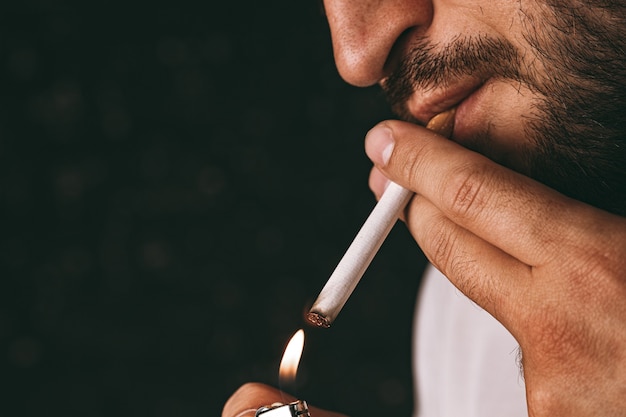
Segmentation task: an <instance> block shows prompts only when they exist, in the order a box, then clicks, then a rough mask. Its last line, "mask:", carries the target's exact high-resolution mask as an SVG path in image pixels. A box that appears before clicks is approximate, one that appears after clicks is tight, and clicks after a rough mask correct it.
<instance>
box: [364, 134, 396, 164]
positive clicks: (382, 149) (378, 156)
mask: <svg viewBox="0 0 626 417" xmlns="http://www.w3.org/2000/svg"><path fill="white" fill-rule="evenodd" d="M393 146H394V140H393V133H392V131H391V129H389V128H388V127H387V126H385V125H378V126H375V127H374V128H373V129H372V130H370V131H369V132H367V135H365V153H366V154H367V156H368V158H369V159H371V160H372V161H373V162H374V163H375V164H376V165H378V166H381V167H384V166H385V165H387V163H388V162H389V158H391V154H392V153H393Z"/></svg>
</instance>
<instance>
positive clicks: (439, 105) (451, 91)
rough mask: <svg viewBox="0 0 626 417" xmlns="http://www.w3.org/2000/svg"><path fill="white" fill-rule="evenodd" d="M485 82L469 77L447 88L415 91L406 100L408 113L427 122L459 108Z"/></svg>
mask: <svg viewBox="0 0 626 417" xmlns="http://www.w3.org/2000/svg"><path fill="white" fill-rule="evenodd" d="M483 84H484V81H483V80H478V79H468V80H464V81H462V82H458V83H455V84H454V85H450V86H447V87H446V88H436V87H435V88H432V89H430V90H428V91H425V92H414V93H413V95H411V97H409V99H408V100H407V102H406V109H407V110H408V113H409V114H410V115H411V116H412V117H413V118H415V120H417V121H418V122H419V123H421V124H424V125H425V124H426V123H427V122H428V121H429V120H431V119H432V118H433V117H434V116H436V115H438V114H440V113H442V112H446V111H448V110H450V109H453V108H458V107H459V106H460V105H461V104H462V103H463V102H464V101H465V100H466V99H467V98H469V97H470V96H471V95H472V94H473V93H474V92H476V91H477V90H478V89H480V87H482V85H483Z"/></svg>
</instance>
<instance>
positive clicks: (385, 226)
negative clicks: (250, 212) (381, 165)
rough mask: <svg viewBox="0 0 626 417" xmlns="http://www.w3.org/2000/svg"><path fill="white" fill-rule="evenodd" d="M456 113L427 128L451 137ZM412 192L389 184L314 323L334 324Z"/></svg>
mask: <svg viewBox="0 0 626 417" xmlns="http://www.w3.org/2000/svg"><path fill="white" fill-rule="evenodd" d="M454 114H455V109H451V110H448V111H446V112H443V113H440V114H438V115H436V116H435V117H433V118H432V119H431V120H430V122H428V125H427V126H426V128H427V129H430V130H432V131H434V132H436V133H439V134H440V135H442V136H445V137H449V136H450V135H451V134H452V131H453V129H454ZM412 196H413V192H412V191H409V190H407V189H405V188H403V187H401V186H399V185H398V184H396V183H393V182H392V183H390V184H389V186H388V187H387V189H386V190H385V192H384V193H383V195H382V197H381V198H380V200H379V201H378V203H377V204H376V206H375V207H374V209H373V210H372V213H371V214H370V216H369V217H368V218H367V220H366V221H365V223H364V224H363V226H362V227H361V230H360V231H359V232H358V234H357V236H356V237H355V238H354V241H353V242H352V244H351V245H350V247H349V248H348V250H347V251H346V253H345V255H344V256H343V258H342V259H341V260H340V261H339V264H338V265H337V267H336V268H335V271H334V272H333V273H332V275H331V276H330V278H329V279H328V282H327V283H326V285H325V286H324V288H323V289H322V291H321V293H320V295H319V296H318V297H317V300H316V301H315V303H314V304H313V306H312V307H311V310H310V311H309V313H308V314H307V316H306V318H307V321H308V322H309V323H310V324H313V325H314V326H317V327H324V328H328V327H330V325H331V324H332V322H333V321H334V320H335V318H336V317H337V315H338V314H339V312H340V311H341V309H342V308H343V306H344V305H345V303H346V301H348V298H349V297H350V295H351V294H352V292H353V291H354V289H355V288H356V286H357V284H358V283H359V281H360V280H361V277H362V276H363V274H364V273H365V270H366V269H367V267H368V266H369V264H370V263H371V262H372V259H374V256H375V255H376V253H377V252H378V250H379V249H380V246H381V245H382V243H383V242H384V240H385V239H386V238H387V235H389V232H390V231H391V229H392V228H393V225H394V224H395V223H396V221H397V219H398V216H399V215H400V213H401V212H402V210H403V209H404V208H405V207H406V205H407V203H408V202H409V200H410V199H411V198H412Z"/></svg>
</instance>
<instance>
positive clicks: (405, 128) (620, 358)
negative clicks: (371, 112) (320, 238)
mask: <svg viewBox="0 0 626 417" xmlns="http://www.w3.org/2000/svg"><path fill="white" fill-rule="evenodd" d="M324 6H325V10H326V15H327V18H328V22H329V24H330V29H331V34H332V39H333V48H334V54H335V61H336V64H337V68H338V69H339V72H340V74H341V75H342V77H343V78H344V79H345V80H346V81H347V82H349V83H351V84H354V85H356V86H368V85H371V84H375V83H379V84H380V85H381V86H382V88H383V89H384V90H385V92H386V93H387V95H388V97H389V100H390V102H391V104H392V106H393V108H394V110H395V111H396V112H397V114H398V115H399V116H401V117H402V118H403V119H404V120H406V121H405V122H401V121H387V122H383V123H381V124H379V125H378V126H376V127H374V128H373V129H372V130H371V131H370V132H369V133H368V135H367V137H366V143H365V146H366V151H367V154H368V156H369V157H370V159H371V160H372V161H373V162H374V169H373V171H372V174H371V177H370V187H371V188H372V190H373V191H374V193H375V194H376V195H377V196H380V194H381V193H382V191H383V190H384V187H385V184H386V183H387V181H388V180H391V181H394V182H397V183H399V184H401V185H403V186H405V187H407V188H409V189H411V190H413V191H415V192H416V196H415V197H414V198H413V200H412V201H411V202H410V204H409V206H408V207H407V209H406V211H405V214H404V221H405V222H406V224H407V226H408V227H409V229H410V231H411V233H412V234H413V236H414V238H415V240H416V241H417V243H418V244H419V245H420V247H421V248H422V250H423V251H424V253H425V254H426V256H427V257H428V258H429V260H430V261H431V263H432V264H433V265H434V267H435V268H436V269H437V270H438V271H441V273H443V275H445V277H447V279H448V280H449V281H448V280H445V279H444V278H442V277H441V276H440V275H439V273H438V272H437V271H435V270H430V271H428V272H427V276H426V279H425V283H424V288H423V290H422V293H421V299H420V303H419V307H418V319H417V333H416V344H417V363H416V376H417V382H416V386H417V398H416V403H417V404H418V410H417V413H418V415H420V416H460V415H463V416H521V415H531V416H552V417H553V416H570V417H571V416H617V415H626V219H625V218H624V217H623V216H624V215H625V214H626V135H625V127H626V121H625V120H624V118H625V113H626V112H625V111H624V109H625V108H626V107H625V105H626V53H625V52H626V42H625V40H624V36H623V31H624V29H626V3H624V2H618V1H611V0H606V1H604V0H601V1H597V2H593V1H589V2H584V1H577V0H536V1H534V0H531V1H528V0H520V1H498V2H493V1H491V0H465V1H456V0H451V1H448V0H428V1H427V0H326V1H325V2H324ZM450 108H456V115H455V127H454V132H453V134H452V137H451V139H452V140H447V139H445V138H443V137H441V136H438V135H436V134H434V133H432V132H429V131H427V130H426V129H424V128H423V127H421V126H420V125H424V124H425V123H426V122H427V121H428V120H429V119H430V118H431V117H433V116H434V115H436V114H438V113H440V112H442V111H446V110H448V109H450ZM407 121H408V122H410V123H407ZM453 286H454V287H456V289H458V290H456V289H454V287H453ZM459 290H460V292H462V293H463V294H464V295H465V296H467V297H468V298H469V299H471V300H472V301H473V302H474V303H476V305H474V304H472V302H470V301H469V300H467V299H465V298H464V296H462V295H461V294H460V293H459ZM478 306H480V307H478ZM518 347H519V349H518ZM519 365H521V369H522V371H521V372H523V378H522V376H520V369H519ZM279 398H280V396H279V394H277V393H276V392H275V391H273V390H272V389H271V388H269V387H265V386H262V385H257V384H253V385H246V386H244V387H243V388H242V389H241V390H240V391H238V392H237V393H236V394H234V395H233V397H232V398H231V399H230V400H229V402H228V403H227V404H226V406H225V409H224V414H223V416H234V415H236V414H237V413H240V414H241V415H245V414H244V413H242V412H244V411H245V409H246V408H254V407H257V406H260V405H262V404H268V403H271V402H272V401H274V400H277V399H279ZM312 415H314V416H316V417H317V416H327V415H328V416H330V415H334V414H332V413H330V414H326V413H325V412H323V411H321V410H315V414H312Z"/></svg>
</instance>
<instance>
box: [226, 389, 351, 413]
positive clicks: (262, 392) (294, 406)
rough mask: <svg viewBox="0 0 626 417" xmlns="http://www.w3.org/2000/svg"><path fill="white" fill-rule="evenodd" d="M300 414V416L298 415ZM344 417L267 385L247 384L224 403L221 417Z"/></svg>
mask: <svg viewBox="0 0 626 417" xmlns="http://www.w3.org/2000/svg"><path fill="white" fill-rule="evenodd" d="M298 413H300V414H298ZM255 416H258V417H283V416H285V417H290V416H296V417H346V415H345V414H340V413H336V412H332V411H328V410H323V409H321V408H317V407H313V406H308V405H307V404H306V402H305V401H302V400H298V399H296V398H295V397H293V396H291V395H289V394H286V393H284V392H282V391H280V390H278V389H276V388H274V387H271V386H269V385H265V384H261V383H258V382H249V383H247V384H245V385H242V386H241V387H240V388H239V389H238V390H237V391H236V392H235V393H234V394H233V395H232V396H231V397H230V398H229V399H228V401H227V402H226V404H225V405H224V409H223V411H222V417H255Z"/></svg>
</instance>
